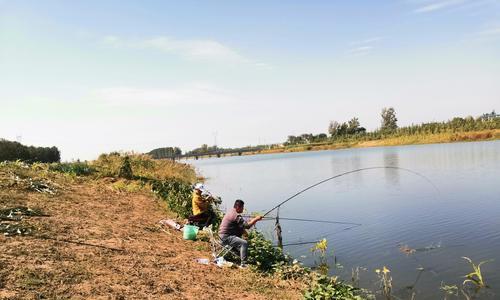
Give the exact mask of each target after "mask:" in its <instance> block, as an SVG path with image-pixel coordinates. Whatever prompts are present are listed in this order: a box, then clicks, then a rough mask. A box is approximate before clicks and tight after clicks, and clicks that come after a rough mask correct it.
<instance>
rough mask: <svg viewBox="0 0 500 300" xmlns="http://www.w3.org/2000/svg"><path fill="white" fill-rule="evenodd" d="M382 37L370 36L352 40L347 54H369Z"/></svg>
mask: <svg viewBox="0 0 500 300" xmlns="http://www.w3.org/2000/svg"><path fill="white" fill-rule="evenodd" d="M383 39H384V38H383V37H371V38H367V39H364V40H360V41H354V42H352V43H351V44H350V45H351V46H352V47H351V48H350V49H349V50H347V54H348V55H349V56H365V55H368V54H370V53H371V52H372V51H373V50H374V49H375V44H377V43H378V42H380V41H381V40H383Z"/></svg>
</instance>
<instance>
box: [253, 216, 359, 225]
mask: <svg viewBox="0 0 500 300" xmlns="http://www.w3.org/2000/svg"><path fill="white" fill-rule="evenodd" d="M275 219H276V218H275V217H264V219H263V221H271V220H275ZM280 220H286V221H299V222H312V223H326V224H343V225H361V224H359V223H352V222H339V221H325V220H313V219H299V218H284V217H280Z"/></svg>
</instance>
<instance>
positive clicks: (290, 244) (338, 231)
mask: <svg viewBox="0 0 500 300" xmlns="http://www.w3.org/2000/svg"><path fill="white" fill-rule="evenodd" d="M359 226H361V224H356V225H354V226H350V227H347V228H344V229H341V230H336V231H334V232H331V233H328V234H325V235H322V237H323V238H326V237H329V236H332V235H334V234H337V233H340V232H343V231H347V230H350V229H353V228H356V227H359ZM318 242H321V240H314V241H306V242H293V243H287V244H283V247H285V246H299V245H309V244H316V243H318Z"/></svg>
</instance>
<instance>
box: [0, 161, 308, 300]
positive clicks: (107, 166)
mask: <svg viewBox="0 0 500 300" xmlns="http://www.w3.org/2000/svg"><path fill="white" fill-rule="evenodd" d="M126 161H128V164H129V166H130V170H129V171H130V172H129V174H125V173H127V172H125V173H124V172H123V165H124V164H126ZM121 176H122V177H121ZM123 176H125V177H130V178H132V179H126V178H123ZM153 180H157V181H159V182H167V181H175V182H182V185H166V186H167V187H165V188H164V189H163V188H162V192H161V193H162V194H160V193H158V192H155V191H154V190H153V183H154V182H155V181H153ZM198 180H200V178H198V177H197V176H196V174H195V172H194V170H193V168H192V167H190V166H189V165H185V164H181V163H176V162H172V161H168V160H165V161H163V160H162V161H157V160H153V159H151V158H150V157H149V156H145V155H131V154H119V153H111V154H106V155H102V156H100V157H99V159H97V160H96V161H91V162H72V163H64V164H45V163H34V164H27V163H24V162H20V161H16V162H1V163H0V203H1V204H0V217H1V220H0V224H1V225H0V230H1V231H2V233H1V234H0V299H4V298H5V299H88V298H108V297H110V298H114V299H129V298H135V299H146V298H150V297H154V298H157V299H194V298H199V297H200V295H203V297H208V298H213V299H220V298H225V299H227V298H231V297H234V295H239V296H241V297H244V298H249V299H280V298H284V299H299V298H301V291H302V290H303V286H302V285H301V283H298V282H291V281H290V282H289V281H284V280H281V279H279V278H277V277H274V276H264V275H263V273H260V272H254V271H250V270H239V269H225V268H224V269H222V268H218V267H216V266H215V265H200V264H198V263H197V262H196V258H200V257H210V255H211V254H210V252H209V249H210V246H209V245H208V244H207V242H204V241H194V242H193V241H184V240H183V239H182V234H181V233H179V232H178V231H175V230H173V229H170V228H164V227H163V226H162V225H160V224H159V223H158V221H159V220H162V219H164V218H166V217H170V218H177V217H178V220H179V222H182V218H181V215H182V211H175V209H172V208H171V206H170V202H171V201H178V200H179V199H181V198H182V199H183V200H184V201H183V202H182V203H185V204H186V205H190V200H191V199H190V196H191V193H190V192H191V189H190V188H189V193H187V192H185V193H184V192H183V191H184V187H186V186H189V187H190V186H191V183H193V182H195V181H198ZM179 186H180V187H181V188H180V189H178V188H179ZM176 192H177V194H176ZM174 195H175V197H174ZM170 197H173V198H170ZM172 199H174V200H172ZM183 209H185V208H183Z"/></svg>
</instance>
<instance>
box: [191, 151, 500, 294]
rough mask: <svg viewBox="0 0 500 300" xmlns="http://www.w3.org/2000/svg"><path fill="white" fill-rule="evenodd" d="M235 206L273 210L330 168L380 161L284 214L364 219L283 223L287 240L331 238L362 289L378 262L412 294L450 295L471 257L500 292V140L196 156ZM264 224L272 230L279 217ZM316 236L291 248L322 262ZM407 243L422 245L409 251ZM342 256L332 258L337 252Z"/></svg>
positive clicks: (372, 280) (346, 272) (397, 286)
mask: <svg viewBox="0 0 500 300" xmlns="http://www.w3.org/2000/svg"><path fill="white" fill-rule="evenodd" d="M190 163H192V164H193V165H195V166H196V167H197V169H198V170H199V172H201V174H202V175H204V176H205V177H207V178H208V180H207V186H208V188H209V189H210V190H211V191H213V192H214V193H215V194H218V195H220V196H222V198H223V201H224V205H225V206H226V207H230V206H232V203H233V202H234V200H235V199H237V198H241V199H243V200H245V202H246V208H247V209H248V210H249V211H266V210H268V209H270V208H272V207H273V206H275V205H276V204H278V203H279V202H281V201H282V200H284V199H286V198H288V197H289V196H291V195H293V194H295V193H296V192H297V191H299V190H301V189H303V188H305V187H307V186H309V185H311V184H314V183H316V182H318V181H320V180H323V179H325V178H328V177H330V176H333V175H336V174H339V173H342V172H346V171H350V170H353V169H359V168H365V167H373V166H397V167H402V168H408V169H411V170H414V171H416V172H418V173H421V174H423V175H425V176H426V177H427V178H428V179H429V180H430V181H431V182H432V183H433V184H434V185H435V186H436V187H437V188H438V189H439V192H437V191H436V190H435V189H434V188H433V186H432V185H431V184H430V183H429V182H428V181H426V180H424V179H422V178H421V177H418V176H415V175H414V174H412V173H409V172H404V171H401V170H394V169H378V170H368V171H364V172H360V173H355V174H351V175H347V176H343V177H341V178H338V179H335V180H332V181H329V182H327V183H325V184H323V185H320V186H318V187H317V188H315V189H312V190H310V191H307V192H306V193H304V194H302V195H300V196H299V197H297V198H295V199H293V200H291V201H290V202H288V203H287V204H286V205H285V206H283V207H282V208H281V211H280V215H281V217H292V218H307V219H319V220H333V221H348V222H355V223H361V224H362V226H359V227H355V228H351V229H348V230H347V229H346V228H348V226H346V225H338V224H322V223H310V222H297V221H284V220H282V221H281V225H282V228H283V237H284V243H285V244H287V243H296V242H307V241H313V240H317V239H321V238H323V237H325V238H327V239H328V245H329V249H330V251H331V250H333V251H334V255H335V256H336V259H337V261H338V263H339V264H340V265H342V267H337V268H332V270H331V272H332V273H333V274H340V275H341V277H342V278H345V279H350V277H351V270H352V268H355V267H358V266H359V267H362V268H366V271H364V270H362V271H361V272H360V283H361V286H362V287H365V288H369V289H371V290H376V289H377V287H378V283H377V281H376V280H377V279H376V276H375V273H374V269H376V268H380V267H382V266H384V265H385V266H387V267H388V268H389V269H390V270H391V275H392V277H393V286H394V293H395V295H396V296H398V297H400V298H405V299H408V298H410V296H411V294H412V293H415V294H416V299H436V298H440V299H442V298H443V295H444V294H443V292H442V291H441V290H440V289H439V287H440V285H441V282H444V283H445V284H448V285H453V284H454V285H457V286H459V287H461V285H462V282H463V280H464V278H463V276H464V275H465V274H467V273H469V272H470V271H472V269H471V267H470V265H469V264H468V263H467V262H466V261H465V260H464V259H463V258H462V256H467V257H470V258H471V259H472V260H473V261H475V262H480V261H483V260H490V259H493V261H491V262H488V263H486V264H484V265H483V276H484V278H485V280H486V283H487V284H488V285H490V288H489V289H486V290H484V291H482V292H481V295H480V298H484V299H488V298H491V299H494V298H499V297H500V272H499V271H500V141H494V142H479V143H456V144H437V145H418V146H401V147H383V148H364V149H347V150H337V151H321V152H305V153H289V154H271V155H258V156H245V157H227V158H213V159H205V160H198V161H190ZM258 227H259V229H260V230H263V231H264V232H266V233H268V234H269V236H270V237H271V236H272V230H273V222H272V221H263V222H260V223H259V225H258ZM311 246H312V245H311V244H307V245H297V246H288V247H285V250H286V251H287V252H289V253H291V254H293V255H294V256H295V257H298V258H300V259H301V260H302V261H303V262H304V263H306V264H309V265H314V259H315V258H314V257H312V255H311V252H310V250H309V249H310V247H311ZM401 246H408V247H409V248H411V249H416V252H414V253H412V254H410V255H407V254H405V253H403V252H402V251H401V249H400V247H401ZM332 261H333V259H332Z"/></svg>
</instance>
